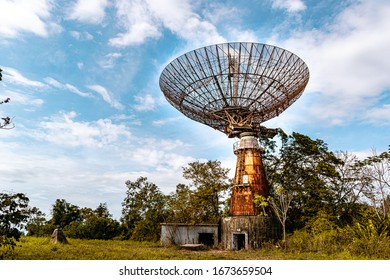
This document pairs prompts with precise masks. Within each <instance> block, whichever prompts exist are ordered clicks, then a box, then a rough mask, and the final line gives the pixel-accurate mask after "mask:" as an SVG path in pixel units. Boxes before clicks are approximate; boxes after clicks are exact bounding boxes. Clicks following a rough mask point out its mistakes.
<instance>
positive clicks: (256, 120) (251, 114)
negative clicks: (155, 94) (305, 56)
mask: <svg viewBox="0 0 390 280" xmlns="http://www.w3.org/2000/svg"><path fill="white" fill-rule="evenodd" d="M308 81H309V69H308V67H307V66H306V64H305V63H304V61H303V60H302V59H300V58H299V57H298V56H297V55H295V54H293V53H291V52H289V51H287V50H285V49H282V48H279V47H275V46H271V45H266V44H260V43H243V42H234V43H223V44H216V45H211V46H206V47H203V48H200V49H196V50H193V51H190V52H188V53H185V54H183V55H182V56H180V57H178V58H176V59H175V60H173V61H172V62H171V63H169V64H168V65H167V66H166V67H165V69H164V70H163V72H162V73H161V76H160V88H161V91H162V92H163V93H164V95H165V97H166V99H167V100H168V101H169V103H170V104H171V105H172V106H174V107H175V108H176V109H177V110H179V111H181V112H182V113H183V114H184V115H186V116H187V117H189V118H191V119H193V120H195V121H198V122H200V123H203V124H206V125H208V126H210V127H213V128H215V129H218V130H220V131H222V132H224V128H225V127H226V126H227V125H229V123H230V119H231V118H232V116H233V118H234V117H237V116H239V117H240V118H242V119H246V121H247V122H248V121H249V122H250V123H251V125H253V124H258V125H259V124H260V123H262V122H265V121H267V120H269V119H271V118H273V117H275V116H278V115H279V114H280V113H281V112H283V111H284V110H285V109H286V108H287V107H289V106H290V105H291V104H292V103H293V102H294V101H295V100H297V99H298V98H299V97H300V96H301V94H302V92H303V90H304V89H305V87H306V85H307V83H308Z"/></svg>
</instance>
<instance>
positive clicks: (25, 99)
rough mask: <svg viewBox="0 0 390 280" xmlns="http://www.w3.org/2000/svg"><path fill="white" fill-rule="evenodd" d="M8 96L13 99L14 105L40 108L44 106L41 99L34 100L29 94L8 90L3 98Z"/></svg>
mask: <svg viewBox="0 0 390 280" xmlns="http://www.w3.org/2000/svg"><path fill="white" fill-rule="evenodd" d="M3 95H4V96H7V97H9V98H11V102H12V104H21V105H25V106H33V107H40V106H42V105H43V103H44V101H43V100H42V99H40V98H33V97H31V96H30V95H28V94H22V93H20V92H16V91H9V90H6V91H5V92H4V94H3V93H2V96H3Z"/></svg>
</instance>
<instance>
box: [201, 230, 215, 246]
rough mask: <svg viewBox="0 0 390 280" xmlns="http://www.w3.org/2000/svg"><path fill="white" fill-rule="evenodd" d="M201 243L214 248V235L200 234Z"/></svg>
mask: <svg viewBox="0 0 390 280" xmlns="http://www.w3.org/2000/svg"><path fill="white" fill-rule="evenodd" d="M199 243H201V244H203V245H206V246H210V247H211V246H214V234H213V233H203V232H202V233H201V232H200V233H199Z"/></svg>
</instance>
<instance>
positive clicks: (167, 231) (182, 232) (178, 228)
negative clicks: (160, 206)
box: [161, 223, 218, 247]
mask: <svg viewBox="0 0 390 280" xmlns="http://www.w3.org/2000/svg"><path fill="white" fill-rule="evenodd" d="M199 238H200V239H203V241H204V242H202V240H199ZM210 238H211V239H212V242H213V245H211V246H212V247H217V246H218V225H217V224H196V225H188V224H178V223H165V224H161V244H162V245H163V246H171V245H183V244H201V243H203V244H204V243H207V242H210ZM205 239H206V240H205ZM206 245H210V244H206Z"/></svg>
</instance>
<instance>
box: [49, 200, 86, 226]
mask: <svg viewBox="0 0 390 280" xmlns="http://www.w3.org/2000/svg"><path fill="white" fill-rule="evenodd" d="M51 212H52V218H51V220H50V221H49V224H50V225H51V227H52V231H53V230H54V228H56V227H61V228H65V227H66V226H67V225H70V223H72V222H77V221H82V216H81V210H80V208H79V207H78V206H76V205H73V204H71V203H68V202H66V200H65V199H57V200H56V201H55V203H54V205H53V208H52V210H51Z"/></svg>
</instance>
